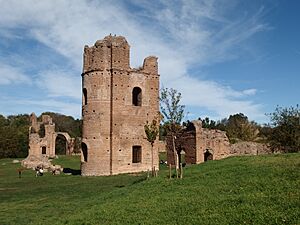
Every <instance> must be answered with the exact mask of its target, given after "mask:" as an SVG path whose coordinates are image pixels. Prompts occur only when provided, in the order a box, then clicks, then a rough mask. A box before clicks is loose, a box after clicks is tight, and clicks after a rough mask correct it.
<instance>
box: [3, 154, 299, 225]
mask: <svg viewBox="0 0 300 225" xmlns="http://www.w3.org/2000/svg"><path fill="white" fill-rule="evenodd" d="M55 163H57V164H62V165H63V166H64V167H69V168H72V169H79V157H61V158H60V159H58V160H56V162H55ZM18 167H20V164H13V163H12V159H3V160H0V224H1V225H8V224H213V225H218V224H295V225H299V224H300V154H299V153H297V154H282V155H268V156H251V157H232V158H227V159H224V160H220V161H209V162H207V163H203V164H201V165H193V166H189V167H186V168H185V171H184V179H182V180H180V179H171V180H169V179H168V178H167V177H168V170H167V168H166V167H165V166H163V167H162V168H161V170H160V172H159V177H157V178H150V179H148V180H147V179H146V174H143V173H141V174H131V175H130V174H129V175H118V176H111V177H81V176H72V175H69V176H67V175H64V174H61V175H58V176H53V175H51V174H45V175H44V176H42V177H37V178H36V177H35V174H34V171H31V170H26V171H24V172H23V174H22V178H18V174H17V171H16V170H17V168H18Z"/></svg>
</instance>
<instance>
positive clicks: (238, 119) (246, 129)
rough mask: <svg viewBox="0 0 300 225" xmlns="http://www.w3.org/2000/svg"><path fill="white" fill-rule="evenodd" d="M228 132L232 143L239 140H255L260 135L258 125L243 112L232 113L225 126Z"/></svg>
mask: <svg viewBox="0 0 300 225" xmlns="http://www.w3.org/2000/svg"><path fill="white" fill-rule="evenodd" d="M225 130H226V133H227V135H228V137H229V140H230V142H231V143H235V142H237V141H238V140H242V141H255V140H256V139H257V137H258V134H259V130H258V125H257V124H256V123H255V122H253V121H251V122H250V121H249V120H248V117H247V116H245V115H244V114H243V113H238V114H235V115H230V116H229V118H228V120H227V122H226V127H225Z"/></svg>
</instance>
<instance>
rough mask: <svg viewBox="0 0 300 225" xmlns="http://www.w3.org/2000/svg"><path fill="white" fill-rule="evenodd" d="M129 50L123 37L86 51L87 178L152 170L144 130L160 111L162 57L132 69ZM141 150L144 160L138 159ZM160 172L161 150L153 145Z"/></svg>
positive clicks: (84, 142) (110, 38)
mask: <svg viewBox="0 0 300 225" xmlns="http://www.w3.org/2000/svg"><path fill="white" fill-rule="evenodd" d="M129 55H130V46H129V45H128V43H127V41H126V39H125V38H124V37H122V36H111V35H110V36H107V37H105V38H104V39H103V40H98V41H97V42H96V43H95V45H94V46H91V47H88V46H85V47H84V55H83V73H82V119H83V127H82V159H81V161H82V163H81V170H82V175H84V176H100V175H113V174H119V173H130V172H139V171H147V170H151V163H152V161H151V159H152V157H151V154H152V152H151V145H150V143H149V142H148V141H147V140H146V135H145V131H144V125H145V124H146V121H152V120H153V119H154V118H155V116H157V113H158V111H159V75H158V64H157V58H156V57H154V56H150V57H147V58H145V60H144V64H143V67H141V68H139V69H132V68H131V67H130V63H129ZM134 149H141V151H140V153H137V152H135V154H141V155H140V156H139V155H138V156H136V155H135V157H140V160H137V159H133V156H134V154H133V152H134V151H137V150H134ZM153 154H154V166H155V167H156V168H157V169H158V146H157V143H155V144H154V152H153Z"/></svg>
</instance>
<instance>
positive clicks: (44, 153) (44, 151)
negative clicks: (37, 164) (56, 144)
mask: <svg viewBox="0 0 300 225" xmlns="http://www.w3.org/2000/svg"><path fill="white" fill-rule="evenodd" d="M46 150H47V148H46V146H43V147H42V154H43V155H46V152H47V151H46Z"/></svg>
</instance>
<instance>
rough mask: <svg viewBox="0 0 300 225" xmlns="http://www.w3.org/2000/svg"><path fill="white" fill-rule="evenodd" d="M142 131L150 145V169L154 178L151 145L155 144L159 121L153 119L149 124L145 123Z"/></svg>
mask: <svg viewBox="0 0 300 225" xmlns="http://www.w3.org/2000/svg"><path fill="white" fill-rule="evenodd" d="M144 129H145V133H146V137H147V140H148V141H149V143H150V144H151V168H152V176H154V175H155V174H156V171H155V168H154V162H153V161H154V157H153V145H154V142H155V140H156V138H157V135H158V133H159V121H157V119H156V118H155V119H153V120H152V122H151V123H150V124H149V122H148V121H147V123H146V124H145V126H144Z"/></svg>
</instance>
